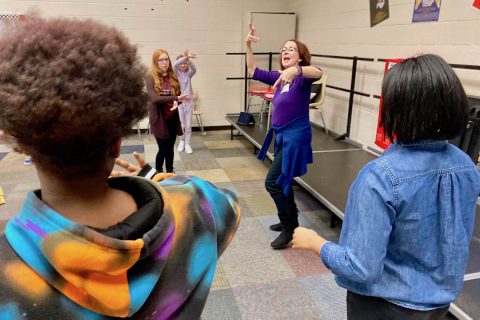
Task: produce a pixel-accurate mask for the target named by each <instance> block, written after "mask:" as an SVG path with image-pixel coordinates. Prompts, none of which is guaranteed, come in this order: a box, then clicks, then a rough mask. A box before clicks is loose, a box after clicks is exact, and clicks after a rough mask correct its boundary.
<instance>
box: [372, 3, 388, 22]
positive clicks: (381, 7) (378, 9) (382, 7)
mask: <svg viewBox="0 0 480 320" xmlns="http://www.w3.org/2000/svg"><path fill="white" fill-rule="evenodd" d="M389 16H390V10H389V7H388V0H370V27H373V26H374V25H377V24H379V23H380V22H382V21H385V20H387V19H388V17H389Z"/></svg>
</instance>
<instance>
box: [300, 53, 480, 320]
mask: <svg viewBox="0 0 480 320" xmlns="http://www.w3.org/2000/svg"><path fill="white" fill-rule="evenodd" d="M382 92H383V106H382V113H381V125H382V126H383V127H384V129H385V132H386V134H387V136H388V137H389V138H390V139H391V140H392V141H394V143H393V144H392V145H390V146H389V147H388V148H387V149H386V150H385V152H384V153H383V155H382V156H381V157H379V158H378V159H376V160H374V161H372V162H370V163H368V164H367V165H366V166H365V167H364V168H363V169H362V170H361V171H360V173H359V174H358V177H357V179H356V180H355V181H354V183H353V184H352V186H351V188H350V193H349V198H348V202H347V207H346V212H345V220H344V222H343V228H342V232H341V236H340V241H339V243H338V244H335V243H332V242H329V241H326V240H325V239H324V238H322V237H321V236H319V235H317V234H316V233H315V232H314V231H313V230H309V229H305V228H297V229H296V230H295V233H294V236H293V247H294V248H300V249H310V250H313V251H314V252H316V253H317V254H319V255H320V257H321V259H322V261H323V263H324V264H325V265H326V266H327V267H328V268H329V269H330V270H332V272H333V273H334V274H335V275H336V281H337V284H338V285H339V286H341V287H343V288H346V289H347V290H348V292H347V314H348V319H362V320H365V319H441V318H442V317H443V316H444V315H445V314H446V313H447V311H448V307H449V304H450V303H451V302H452V301H454V300H455V299H456V298H457V296H458V295H459V293H460V291H461V289H462V283H463V275H464V272H465V268H466V264H467V260H468V246H469V243H470V240H471V238H472V233H473V226H474V216H475V206H476V201H477V198H478V195H479V193H480V173H479V171H478V170H477V169H476V168H475V166H474V164H473V162H472V160H471V159H470V158H469V157H468V156H467V155H466V154H465V153H463V152H462V151H461V150H460V149H458V148H457V147H455V146H454V145H452V144H449V143H448V142H447V140H448V139H452V138H454V137H456V136H458V135H459V134H460V133H461V132H462V130H463V129H464V128H465V125H466V122H467V119H468V108H469V107H468V102H467V97H466V95H465V91H464V89H463V87H462V85H461V83H460V81H459V79H458V77H457V76H456V75H455V73H454V71H453V70H452V68H451V67H450V66H449V65H448V64H447V63H446V62H445V61H444V60H443V59H442V58H440V57H438V56H436V55H422V56H418V57H414V58H410V59H407V60H405V61H403V62H401V63H398V64H397V65H395V66H394V67H393V68H392V69H390V70H389V71H388V73H387V75H386V76H385V79H384V81H383V86H382Z"/></svg>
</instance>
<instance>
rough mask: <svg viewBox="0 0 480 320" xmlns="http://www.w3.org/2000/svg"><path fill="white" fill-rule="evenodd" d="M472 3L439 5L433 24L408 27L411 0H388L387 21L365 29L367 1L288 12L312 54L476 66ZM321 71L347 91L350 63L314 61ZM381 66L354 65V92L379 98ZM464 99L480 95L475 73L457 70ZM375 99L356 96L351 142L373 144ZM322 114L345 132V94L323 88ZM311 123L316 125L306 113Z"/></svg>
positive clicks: (476, 13) (479, 75)
mask: <svg viewBox="0 0 480 320" xmlns="http://www.w3.org/2000/svg"><path fill="white" fill-rule="evenodd" d="M472 2H473V1H471V0H443V1H442V7H441V10H440V17H439V21H438V22H426V23H412V22H411V21H412V13H413V6H414V0H390V1H389V3H390V18H389V19H388V20H386V21H384V22H382V23H380V24H378V25H376V26H375V27H373V28H371V27H370V11H369V10H370V8H369V1H367V0H365V1H358V0H344V1H338V0H320V1H318V0H317V1H312V0H292V1H289V4H288V8H287V9H288V10H291V11H294V12H296V14H297V24H298V25H297V37H298V38H299V39H300V40H301V41H304V42H305V43H306V44H307V45H308V46H309V48H310V50H311V52H312V53H318V54H326V55H343V56H354V55H355V56H359V57H366V58H401V57H409V56H412V55H415V54H420V53H434V54H438V55H440V56H442V57H443V58H444V59H445V60H446V61H447V62H449V63H452V64H471V65H480V10H475V9H473V8H472ZM312 62H313V64H316V65H319V66H321V67H323V68H324V70H325V72H326V73H327V74H328V76H329V78H328V81H329V84H331V85H334V86H338V87H343V88H349V87H350V77H351V71H350V70H351V64H352V63H351V61H346V60H345V61H344V60H335V59H326V58H314V59H313V60H312ZM383 68H384V63H382V62H359V64H358V69H357V77H356V90H358V91H361V92H365V93H369V94H376V95H379V94H380V90H381V81H382V79H383ZM456 72H457V74H458V75H459V77H460V79H461V81H462V83H463V85H464V87H465V90H466V92H467V94H470V95H475V96H480V71H473V70H460V69H456ZM378 104H379V100H378V99H374V98H365V97H360V96H357V97H356V99H355V104H354V112H353V120H352V128H351V137H352V138H353V139H354V140H357V141H359V142H361V143H362V144H366V145H373V144H374V142H373V141H374V139H375V130H376V124H377V116H378ZM323 110H324V111H323V113H324V116H325V118H326V123H327V127H329V128H331V129H332V130H334V131H335V132H337V133H343V132H344V131H345V128H346V120H347V110H348V93H344V92H341V91H337V90H333V89H328V88H327V92H326V98H325V101H324V107H323ZM311 118H312V121H314V122H317V123H321V121H320V117H319V115H318V113H316V112H315V111H311Z"/></svg>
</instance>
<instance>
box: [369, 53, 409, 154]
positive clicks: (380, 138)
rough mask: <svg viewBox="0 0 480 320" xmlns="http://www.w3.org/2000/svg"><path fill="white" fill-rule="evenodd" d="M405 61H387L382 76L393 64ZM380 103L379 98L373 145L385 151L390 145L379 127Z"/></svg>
mask: <svg viewBox="0 0 480 320" xmlns="http://www.w3.org/2000/svg"><path fill="white" fill-rule="evenodd" d="M403 60H405V59H387V61H386V62H385V70H384V75H385V74H387V71H388V70H390V68H391V67H393V66H394V65H395V64H397V63H399V62H402V61H403ZM382 102H383V99H382V97H381V96H380V107H379V108H378V121H377V134H376V135H375V144H376V145H377V146H379V147H380V148H382V149H387V147H388V146H389V145H390V144H391V143H392V142H391V141H390V139H388V138H387V136H386V135H385V132H384V131H383V127H382V126H381V125H380V119H381V114H382Z"/></svg>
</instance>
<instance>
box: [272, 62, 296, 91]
mask: <svg viewBox="0 0 480 320" xmlns="http://www.w3.org/2000/svg"><path fill="white" fill-rule="evenodd" d="M278 72H280V77H278V79H277V81H275V83H274V85H273V89H274V90H275V89H277V86H278V85H280V88H281V89H283V86H284V85H285V84H287V83H289V84H291V83H292V82H293V79H295V77H296V76H297V75H298V69H297V67H295V66H293V67H290V68H288V69H285V70H283V71H281V70H279V71H278Z"/></svg>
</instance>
